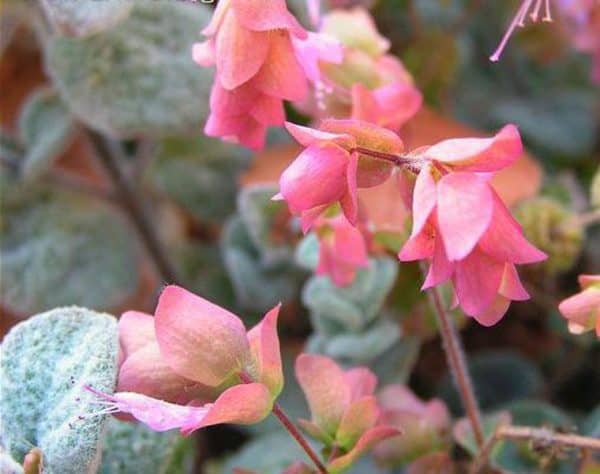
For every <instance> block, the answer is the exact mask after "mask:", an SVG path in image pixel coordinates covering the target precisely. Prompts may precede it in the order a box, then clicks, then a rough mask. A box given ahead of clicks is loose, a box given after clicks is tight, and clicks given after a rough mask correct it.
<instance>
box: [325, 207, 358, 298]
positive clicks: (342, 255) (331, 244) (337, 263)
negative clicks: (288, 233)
mask: <svg viewBox="0 0 600 474" xmlns="http://www.w3.org/2000/svg"><path fill="white" fill-rule="evenodd" d="M315 228H316V234H317V236H318V237H319V264H318V266H317V270H316V273H317V275H329V276H330V277H331V279H332V280H333V282H334V283H335V284H336V285H337V286H347V285H349V284H351V283H352V282H353V281H354V277H355V276H356V272H357V270H358V269H359V268H364V267H367V266H368V265H369V259H368V253H367V241H366V238H365V235H364V234H363V231H361V230H359V229H358V228H356V227H354V226H352V225H351V224H350V223H349V222H348V220H347V219H346V218H345V217H344V216H343V215H342V214H338V215H337V216H335V217H332V218H324V217H322V218H319V220H318V221H317V223H316V224H315Z"/></svg>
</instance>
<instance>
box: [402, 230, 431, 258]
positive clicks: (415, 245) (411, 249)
mask: <svg viewBox="0 0 600 474" xmlns="http://www.w3.org/2000/svg"><path fill="white" fill-rule="evenodd" d="M435 242H436V235H435V229H434V228H433V226H431V225H427V226H426V227H425V228H424V229H423V230H422V231H421V232H420V233H419V234H417V235H415V236H414V237H411V238H409V239H408V240H407V241H406V242H405V244H404V245H403V246H402V248H401V249H400V252H399V253H398V259H399V260H400V261H401V262H412V261H414V260H423V259H424V258H430V257H432V256H433V255H434V251H435Z"/></svg>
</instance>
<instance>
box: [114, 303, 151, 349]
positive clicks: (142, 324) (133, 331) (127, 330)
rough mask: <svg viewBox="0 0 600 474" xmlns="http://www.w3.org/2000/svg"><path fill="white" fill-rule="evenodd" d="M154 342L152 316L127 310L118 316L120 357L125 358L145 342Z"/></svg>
mask: <svg viewBox="0 0 600 474" xmlns="http://www.w3.org/2000/svg"><path fill="white" fill-rule="evenodd" d="M153 342H156V337H155V335H154V318H153V317H152V316H151V315H149V314H146V313H142V312H140V311H127V312H125V313H123V315H122V316H121V317H120V318H119V344H120V346H121V357H122V358H123V359H126V358H127V357H129V356H130V355H131V354H133V353H134V352H135V351H137V350H139V349H141V348H142V347H144V346H146V345H147V344H151V343H153Z"/></svg>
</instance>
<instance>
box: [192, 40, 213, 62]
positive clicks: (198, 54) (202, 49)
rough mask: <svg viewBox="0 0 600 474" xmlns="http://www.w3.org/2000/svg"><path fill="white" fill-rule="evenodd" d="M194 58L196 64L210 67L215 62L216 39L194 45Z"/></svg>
mask: <svg viewBox="0 0 600 474" xmlns="http://www.w3.org/2000/svg"><path fill="white" fill-rule="evenodd" d="M192 59H193V60H194V62H195V63H196V64H199V65H200V66H204V67H210V66H212V65H213V64H215V61H216V58H215V41H214V39H212V38H211V39H209V40H207V41H204V42H202V43H194V44H193V45H192Z"/></svg>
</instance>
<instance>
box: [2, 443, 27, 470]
mask: <svg viewBox="0 0 600 474" xmlns="http://www.w3.org/2000/svg"><path fill="white" fill-rule="evenodd" d="M0 472H1V473H2V474H23V466H21V464H19V463H18V462H17V461H15V460H14V459H13V458H12V456H11V455H10V454H8V453H5V452H3V451H2V447H1V446H0Z"/></svg>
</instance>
